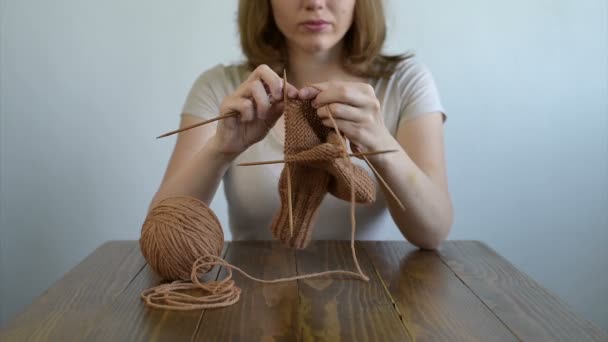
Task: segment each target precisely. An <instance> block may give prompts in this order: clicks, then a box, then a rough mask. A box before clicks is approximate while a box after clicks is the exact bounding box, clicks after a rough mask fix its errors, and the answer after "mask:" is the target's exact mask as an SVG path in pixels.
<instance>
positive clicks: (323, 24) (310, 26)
mask: <svg viewBox="0 0 608 342" xmlns="http://www.w3.org/2000/svg"><path fill="white" fill-rule="evenodd" d="M302 26H304V27H305V28H306V30H308V31H310V32H321V31H324V30H325V29H327V28H328V27H329V23H328V22H327V21H325V20H309V21H305V22H303V23H302Z"/></svg>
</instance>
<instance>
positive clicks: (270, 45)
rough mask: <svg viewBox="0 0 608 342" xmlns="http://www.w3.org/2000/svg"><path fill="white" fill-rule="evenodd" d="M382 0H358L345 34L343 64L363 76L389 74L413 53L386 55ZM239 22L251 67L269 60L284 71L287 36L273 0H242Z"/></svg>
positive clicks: (272, 65) (243, 44)
mask: <svg viewBox="0 0 608 342" xmlns="http://www.w3.org/2000/svg"><path fill="white" fill-rule="evenodd" d="M382 2H383V1H382V0H357V1H356V2H355V10H354V14H353V24H352V25H351V27H350V29H349V30H348V31H347V32H346V34H345V35H344V38H343V40H344V52H345V53H344V54H343V60H342V65H343V66H344V68H345V69H346V70H347V71H348V72H349V73H351V74H353V75H356V76H361V77H386V76H389V75H391V74H392V73H393V72H394V70H395V67H396V65H397V63H399V62H400V61H402V60H405V59H407V58H410V57H411V56H412V54H409V53H408V54H401V55H383V54H381V50H382V46H383V45H384V40H385V38H386V19H385V16H384V8H383V3H382ZM238 26H239V32H240V38H241V48H242V50H243V53H244V54H245V57H246V58H247V64H248V66H249V68H250V69H254V68H256V67H257V66H258V65H260V64H268V65H269V66H270V67H271V68H272V69H274V70H275V72H277V73H279V72H282V69H283V68H284V67H286V64H287V49H286V46H285V37H284V36H283V34H282V33H281V31H280V30H279V28H278V27H277V25H276V23H275V21H274V17H273V14H272V8H271V6H270V0H240V1H239V10H238Z"/></svg>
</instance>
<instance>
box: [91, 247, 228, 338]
mask: <svg viewBox="0 0 608 342" xmlns="http://www.w3.org/2000/svg"><path fill="white" fill-rule="evenodd" d="M228 249H229V243H225V244H224V248H223V250H222V253H221V255H222V257H223V256H225V253H226V251H227V250H228ZM135 257H136V258H138V259H140V260H144V258H143V256H142V255H141V253H140V254H138V255H136V256H135ZM218 274H219V267H216V268H214V269H213V270H211V272H209V273H207V274H205V275H204V276H203V280H205V281H209V280H215V279H217V276H218ZM162 282H163V280H162V279H161V278H160V277H159V276H157V275H156V274H155V273H154V271H152V269H151V268H150V266H149V265H146V267H144V269H143V270H142V271H141V272H140V273H139V274H138V275H137V277H136V278H135V279H134V280H133V282H132V283H131V284H130V285H129V287H128V288H127V289H126V290H125V291H123V292H122V293H121V294H120V296H118V298H116V300H115V301H114V302H113V303H112V304H111V305H108V306H107V307H106V308H105V309H104V310H102V311H101V312H100V314H99V315H98V316H97V317H96V318H95V324H94V326H91V327H89V328H88V329H87V331H86V332H85V333H84V334H83V336H84V338H83V340H86V341H183V340H190V339H192V337H193V334H194V332H195V331H196V327H197V325H198V324H199V320H200V318H201V316H202V314H203V310H196V311H185V312H181V311H165V310H159V309H151V308H148V307H147V306H145V305H144V303H143V301H142V300H141V298H140V294H141V292H142V291H143V290H145V289H148V288H150V287H152V286H156V285H158V284H160V283H162Z"/></svg>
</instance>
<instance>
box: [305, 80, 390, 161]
mask: <svg viewBox="0 0 608 342" xmlns="http://www.w3.org/2000/svg"><path fill="white" fill-rule="evenodd" d="M298 97H299V98H301V99H304V100H309V99H313V100H312V105H313V107H315V108H317V114H318V115H319V117H320V118H321V120H323V124H324V125H325V126H327V127H329V128H334V125H333V123H332V122H331V119H330V117H329V114H330V112H331V116H332V117H333V119H334V120H335V122H336V126H337V127H338V129H339V130H340V132H342V133H343V134H344V135H345V136H346V138H348V140H349V141H350V142H351V149H353V150H355V152H356V150H359V151H361V152H369V151H378V150H382V149H389V148H393V147H394V144H395V143H396V140H395V139H394V138H393V136H392V135H391V134H390V132H389V131H388V129H387V128H386V126H385V125H384V118H383V117H382V109H381V107H380V101H378V98H377V97H376V94H375V92H374V88H372V86H370V85H369V84H366V83H361V82H344V81H330V82H323V83H316V84H313V85H310V86H307V87H304V88H302V89H300V90H299V92H298ZM352 145H354V146H352Z"/></svg>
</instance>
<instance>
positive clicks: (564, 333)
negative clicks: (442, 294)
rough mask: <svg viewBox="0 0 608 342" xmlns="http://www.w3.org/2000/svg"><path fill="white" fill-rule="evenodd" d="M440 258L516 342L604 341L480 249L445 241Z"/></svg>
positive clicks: (481, 246) (561, 305)
mask: <svg viewBox="0 0 608 342" xmlns="http://www.w3.org/2000/svg"><path fill="white" fill-rule="evenodd" d="M440 255H441V258H443V260H444V261H445V262H446V264H447V265H448V266H449V267H450V268H451V269H452V270H453V271H454V272H455V273H456V275H458V277H459V278H460V279H461V280H462V281H463V282H464V283H465V284H466V285H467V286H468V287H469V288H470V289H471V290H472V291H474V292H475V294H476V295H477V296H478V297H479V298H480V300H482V301H483V302H484V303H485V304H486V305H487V306H488V307H489V308H490V309H492V311H493V312H494V313H495V314H496V315H497V316H498V317H499V318H500V319H501V320H502V321H503V322H504V323H505V324H507V325H508V326H509V328H510V329H511V330H512V331H513V332H514V333H515V334H516V335H517V336H518V337H519V338H520V339H522V340H526V341H549V340H551V341H608V336H607V335H606V334H605V333H603V332H602V331H601V330H599V329H598V328H597V327H595V326H594V325H593V324H591V323H590V322H588V321H586V320H584V319H582V318H580V317H578V316H577V315H575V314H574V313H573V311H572V310H571V309H570V308H568V307H567V305H566V304H564V303H563V302H562V301H561V300H560V299H558V298H557V297H556V296H554V295H552V294H551V293H549V291H547V290H546V289H544V288H543V287H542V286H540V285H539V284H537V283H536V282H535V281H534V280H532V279H531V278H530V277H528V276H527V275H525V274H524V273H522V272H520V271H518V270H517V269H516V268H515V267H514V266H513V265H512V264H511V263H509V262H508V261H506V260H505V259H504V258H502V257H501V256H499V255H498V254H497V253H496V252H494V251H493V250H492V249H490V248H488V247H487V246H486V245H484V244H483V243H480V242H477V241H450V242H447V243H445V244H444V246H443V247H442V248H441V250H440Z"/></svg>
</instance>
